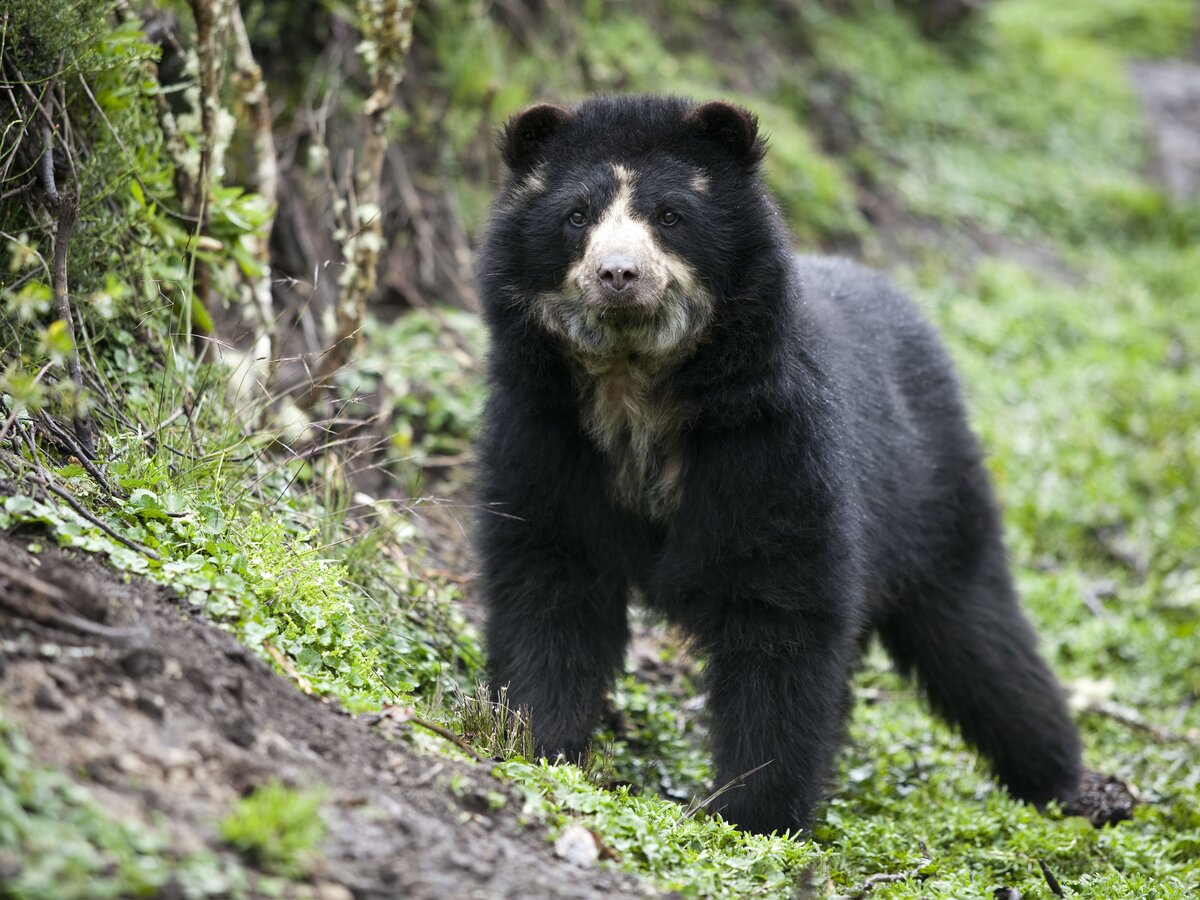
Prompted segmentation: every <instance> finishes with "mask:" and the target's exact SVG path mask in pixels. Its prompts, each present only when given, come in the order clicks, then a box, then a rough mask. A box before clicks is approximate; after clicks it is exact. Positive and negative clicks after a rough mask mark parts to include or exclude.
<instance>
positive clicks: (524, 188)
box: [508, 163, 546, 205]
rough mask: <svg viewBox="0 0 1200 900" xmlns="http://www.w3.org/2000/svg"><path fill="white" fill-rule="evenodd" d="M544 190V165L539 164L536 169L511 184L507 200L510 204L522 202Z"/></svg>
mask: <svg viewBox="0 0 1200 900" xmlns="http://www.w3.org/2000/svg"><path fill="white" fill-rule="evenodd" d="M545 192H546V166H545V164H544V163H543V164H541V165H539V166H538V167H537V168H536V169H534V170H533V171H532V172H530V173H529V174H528V175H526V176H525V177H524V178H522V179H521V180H520V181H518V182H517V183H516V184H514V185H513V187H512V189H511V190H510V191H509V192H508V202H509V203H510V204H512V205H516V204H519V203H524V202H525V201H527V200H530V199H532V198H533V197H536V196H537V195H538V194H543V193H545Z"/></svg>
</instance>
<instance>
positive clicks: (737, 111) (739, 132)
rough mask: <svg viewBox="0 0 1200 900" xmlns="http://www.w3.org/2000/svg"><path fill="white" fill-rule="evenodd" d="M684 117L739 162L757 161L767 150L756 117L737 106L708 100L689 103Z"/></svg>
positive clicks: (688, 123) (689, 124)
mask: <svg viewBox="0 0 1200 900" xmlns="http://www.w3.org/2000/svg"><path fill="white" fill-rule="evenodd" d="M684 121H685V122H686V123H687V126H688V127H689V128H691V129H692V130H693V131H694V132H695V133H697V134H699V135H700V136H702V137H705V138H708V139H710V140H714V141H717V142H718V143H720V144H721V145H723V146H724V147H725V149H727V150H729V151H730V152H731V153H733V155H734V156H735V157H736V158H737V159H738V160H740V161H742V162H746V163H757V162H760V161H761V160H762V158H763V155H764V154H765V153H766V146H765V145H764V144H763V141H762V139H761V138H759V136H758V118H757V117H756V116H755V115H754V113H752V112H750V111H749V110H747V109H742V107H740V106H734V105H733V104H732V103H726V102H725V101H724V100H710V101H709V102H708V103H701V104H700V105H699V106H694V107H692V109H691V110H689V111H688V114H687V118H686V119H685V120H684Z"/></svg>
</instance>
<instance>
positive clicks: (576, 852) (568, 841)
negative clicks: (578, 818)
mask: <svg viewBox="0 0 1200 900" xmlns="http://www.w3.org/2000/svg"><path fill="white" fill-rule="evenodd" d="M554 852H555V854H556V855H558V856H560V857H561V858H563V859H565V860H566V861H567V862H569V863H574V864H575V865H577V866H579V867H580V868H582V869H586V868H589V867H591V866H594V865H595V864H596V860H598V859H599V858H600V848H599V847H597V846H596V838H595V837H594V836H593V835H592V833H591V832H590V831H588V830H587V829H586V828H584V827H583V826H582V825H568V826H567V827H566V829H565V830H564V831H563V833H562V834H560V835H559V836H558V840H556V841H555V842H554Z"/></svg>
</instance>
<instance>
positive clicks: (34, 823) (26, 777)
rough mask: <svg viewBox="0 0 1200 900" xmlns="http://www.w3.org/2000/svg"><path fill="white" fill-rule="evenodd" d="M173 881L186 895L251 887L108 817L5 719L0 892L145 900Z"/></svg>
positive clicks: (32, 898) (23, 897)
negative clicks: (43, 763) (40, 760)
mask: <svg viewBox="0 0 1200 900" xmlns="http://www.w3.org/2000/svg"><path fill="white" fill-rule="evenodd" d="M168 882H173V883H174V884H175V885H176V886H178V887H180V888H181V889H182V890H184V891H185V892H186V896H188V897H228V896H231V895H232V896H241V895H242V894H243V893H244V892H245V890H246V885H247V879H246V873H245V872H243V871H242V870H241V869H240V868H239V867H238V866H237V865H236V864H231V863H230V862H229V861H228V860H222V859H219V858H218V857H216V856H215V855H212V854H207V853H205V854H195V855H192V856H188V857H185V858H182V859H180V858H177V857H176V856H175V855H174V854H172V852H171V848H170V843H169V841H168V840H167V838H166V836H165V835H164V834H162V833H160V832H159V831H156V830H152V829H148V828H144V827H141V826H138V825H135V824H129V823H114V822H112V821H110V820H109V819H108V817H106V816H105V815H103V814H102V813H101V812H100V811H99V810H98V809H97V806H96V804H95V802H94V801H93V800H92V799H91V798H90V797H89V796H88V793H87V791H85V790H83V789H82V788H80V787H78V786H77V785H75V784H73V783H72V782H71V781H70V779H68V778H66V777H65V776H63V775H61V774H59V773H57V772H51V771H48V770H46V769H43V768H41V767H40V766H38V765H37V763H36V762H35V761H34V760H33V759H32V758H31V753H30V748H29V746H28V745H27V744H26V743H25V740H24V739H23V738H22V737H21V735H20V734H19V733H18V731H17V729H16V727H15V726H14V725H13V724H12V723H10V722H8V721H6V720H5V719H4V718H3V717H2V716H0V897H4V898H12V900H73V898H80V900H100V898H105V897H114V898H115V897H147V896H154V895H155V894H157V892H158V891H159V890H160V889H162V888H164V887H165V886H166V885H167V883H168Z"/></svg>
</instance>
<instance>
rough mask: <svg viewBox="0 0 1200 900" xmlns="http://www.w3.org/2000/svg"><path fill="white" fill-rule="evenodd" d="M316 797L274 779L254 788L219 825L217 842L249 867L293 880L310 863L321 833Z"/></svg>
mask: <svg viewBox="0 0 1200 900" xmlns="http://www.w3.org/2000/svg"><path fill="white" fill-rule="evenodd" d="M320 809H321V793H320V792H319V791H297V790H293V789H292V788H288V787H285V786H284V785H282V784H281V783H279V782H278V781H270V782H268V783H267V784H265V785H263V786H262V787H258V788H255V789H254V791H253V792H252V793H250V794H249V795H248V796H246V797H243V798H242V799H241V800H239V801H238V803H237V808H236V809H234V811H233V812H232V813H230V814H229V816H228V817H227V818H226V819H225V820H224V821H223V822H222V823H221V838H222V839H223V840H224V841H225V842H226V843H227V844H229V845H230V846H231V847H233V848H234V849H235V850H237V851H238V852H239V853H240V854H242V856H243V858H245V860H246V861H247V862H248V863H251V864H252V865H255V866H257V867H259V868H261V869H263V870H264V871H267V872H271V873H273V874H276V875H286V876H288V877H292V878H295V877H297V876H300V875H303V874H305V873H306V872H307V871H308V870H309V868H310V867H311V866H312V865H313V863H314V861H315V856H316V849H317V845H318V844H320V842H321V838H322V837H323V835H324V833H325V823H324V822H323V821H322V819H321V815H320Z"/></svg>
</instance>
